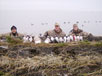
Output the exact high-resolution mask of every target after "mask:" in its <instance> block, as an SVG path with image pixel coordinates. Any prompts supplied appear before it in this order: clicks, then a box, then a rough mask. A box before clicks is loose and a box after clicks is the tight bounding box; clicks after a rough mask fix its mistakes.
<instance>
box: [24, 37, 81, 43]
mask: <svg viewBox="0 0 102 76" xmlns="http://www.w3.org/2000/svg"><path fill="white" fill-rule="evenodd" d="M72 41H83V36H72V35H70V36H65V37H57V36H56V37H52V36H47V38H46V39H44V40H42V39H41V38H40V37H37V36H36V37H35V36H29V35H27V36H24V37H23V42H24V43H26V42H33V43H35V44H40V43H68V42H72Z"/></svg>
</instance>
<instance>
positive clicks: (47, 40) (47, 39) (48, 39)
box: [44, 36, 51, 44]
mask: <svg viewBox="0 0 102 76" xmlns="http://www.w3.org/2000/svg"><path fill="white" fill-rule="evenodd" d="M44 42H45V43H47V44H48V43H50V42H51V41H50V38H49V36H48V37H47V38H46V40H45V41H44Z"/></svg>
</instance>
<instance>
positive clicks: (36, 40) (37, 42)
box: [34, 36, 42, 44]
mask: <svg viewBox="0 0 102 76" xmlns="http://www.w3.org/2000/svg"><path fill="white" fill-rule="evenodd" d="M34 42H35V44H40V43H41V42H42V41H41V39H40V38H39V37H38V36H35V37H34Z"/></svg>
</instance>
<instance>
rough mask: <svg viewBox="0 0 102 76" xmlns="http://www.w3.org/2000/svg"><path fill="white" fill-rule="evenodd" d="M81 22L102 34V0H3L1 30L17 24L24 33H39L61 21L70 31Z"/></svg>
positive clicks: (0, 13) (90, 29)
mask: <svg viewBox="0 0 102 76" xmlns="http://www.w3.org/2000/svg"><path fill="white" fill-rule="evenodd" d="M77 21H79V24H78V25H79V28H81V29H83V30H84V31H86V32H90V33H93V34H94V35H102V30H101V28H102V0H0V33H6V32H9V31H10V27H11V26H12V25H15V26H17V28H18V31H19V32H21V33H26V34H33V35H38V34H39V33H42V34H43V33H44V32H45V31H47V30H51V29H53V28H54V24H55V22H58V23H59V24H60V26H61V28H62V29H63V31H64V32H65V33H66V34H68V33H69V31H70V30H71V29H72V25H73V24H74V23H76V22H77ZM83 26H84V27H83Z"/></svg>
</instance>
